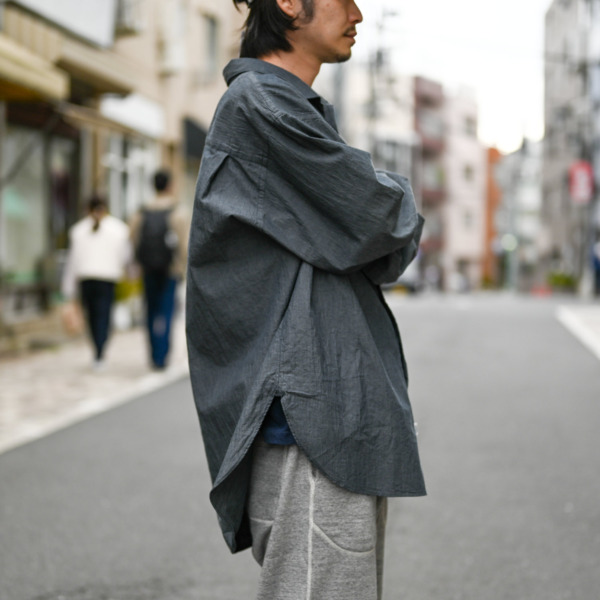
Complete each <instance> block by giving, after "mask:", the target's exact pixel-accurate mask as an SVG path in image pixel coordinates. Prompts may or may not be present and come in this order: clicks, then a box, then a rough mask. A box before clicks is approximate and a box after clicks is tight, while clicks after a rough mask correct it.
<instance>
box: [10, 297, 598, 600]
mask: <svg viewBox="0 0 600 600" xmlns="http://www.w3.org/2000/svg"><path fill="white" fill-rule="evenodd" d="M388 300H389V302H390V304H391V306H392V308H393V310H394V314H395V315H396V318H397V320H398V323H399V325H400V328H401V330H402V331H403V338H404V342H405V344H406V348H407V353H408V361H409V370H410V377H411V395H412V398H413V404H414V409H415V416H416V418H417V420H418V429H419V432H420V444H421V449H422V454H423V461H424V468H425V472H426V474H427V483H428V492H429V495H428V496H427V497H426V498H424V499H404V500H394V501H392V503H391V510H390V517H389V518H390V522H389V530H388V538H387V547H386V559H387V570H386V573H385V578H386V579H385V598H386V599H388V600H393V599H395V598H403V599H406V600H434V599H436V600H437V599H440V598H443V599H444V600H450V599H452V600H455V599H456V600H459V599H464V600H504V599H505V600H514V599H515V598H527V599H528V600H563V599H580V600H589V599H591V598H595V597H596V595H597V590H598V589H600V571H599V570H598V568H597V566H598V556H599V555H600V529H599V528H598V522H599V519H600V504H599V503H598V497H599V495H600V480H599V478H598V456H599V455H600V437H599V436H598V434H597V430H598V422H599V419H600V403H598V390H600V362H599V359H598V358H597V357H596V356H594V355H593V353H592V352H590V351H589V350H588V349H587V348H586V347H585V346H584V345H583V344H582V343H581V342H580V341H579V340H578V339H577V338H576V337H575V336H573V335H572V333H570V331H568V330H567V329H566V328H565V327H564V326H563V325H562V324H561V323H560V322H559V321H558V319H557V318H556V311H557V308H558V303H557V302H556V301H555V300H548V299H543V300H539V299H523V298H517V297H509V298H507V297H504V296H498V295H478V296H472V297H461V296H457V297H453V298H445V297H440V296H431V297H425V298H420V299H418V300H417V299H414V298H412V297H407V296H401V295H397V294H390V295H389V296H388ZM575 309H577V307H575ZM596 335H597V336H598V337H597V339H598V340H599V341H600V332H596ZM0 482H2V485H1V487H0V524H1V528H2V542H1V544H0V597H1V598H7V599H9V598H10V599H11V600H12V599H15V600H17V599H18V600H34V599H35V600H59V599H60V600H100V599H113V600H192V599H194V600H216V599H221V598H222V599H232V598H251V597H252V594H253V591H254V589H255V585H256V580H257V576H258V568H257V566H256V565H255V564H254V561H253V559H252V557H251V555H250V553H248V552H246V553H243V554H242V555H239V556H231V555H230V554H229V552H228V550H227V548H226V546H225V544H224V543H223V541H222V540H221V538H220V536H221V534H220V531H219V528H218V525H217V522H216V518H215V515H214V511H213V510H212V508H211V506H210V504H209V501H208V491H209V477H208V473H207V467H206V463H205V459H204V452H203V448H202V446H201V440H200V436H199V435H198V428H197V422H196V415H195V413H194V408H193V401H192V398H191V392H190V386H189V381H188V379H187V378H182V379H180V380H178V381H176V382H174V383H171V384H169V385H166V386H165V387H162V388H160V389H157V390H155V391H152V392H150V393H147V394H142V395H140V396H139V397H138V398H137V399H134V400H132V401H131V402H129V403H127V404H125V405H122V406H119V407H117V408H114V409H113V410H110V411H108V412H105V413H103V414H100V415H98V416H96V417H94V418H90V419H88V420H85V421H83V422H80V423H77V424H75V425H73V426H71V427H68V428H66V429H62V430H59V431H57V432H55V433H53V434H52V435H49V436H47V437H44V438H42V439H40V440H38V441H35V442H32V443H29V444H26V445H23V446H21V447H19V448H16V449H14V450H12V451H9V452H6V453H4V454H3V455H0Z"/></svg>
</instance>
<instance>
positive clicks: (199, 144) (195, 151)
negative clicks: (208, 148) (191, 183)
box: [183, 117, 207, 159]
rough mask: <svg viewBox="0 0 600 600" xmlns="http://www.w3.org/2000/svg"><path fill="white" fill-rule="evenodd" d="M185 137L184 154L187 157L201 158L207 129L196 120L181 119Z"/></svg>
mask: <svg viewBox="0 0 600 600" xmlns="http://www.w3.org/2000/svg"><path fill="white" fill-rule="evenodd" d="M183 132H184V136H185V137H184V139H185V155H186V156H187V157H188V158H197V159H200V158H202V152H204V144H205V143H206V134H207V131H206V129H204V128H203V127H202V125H200V124H199V123H197V122H196V121H194V120H192V119H189V118H187V117H186V118H185V119H184V120H183Z"/></svg>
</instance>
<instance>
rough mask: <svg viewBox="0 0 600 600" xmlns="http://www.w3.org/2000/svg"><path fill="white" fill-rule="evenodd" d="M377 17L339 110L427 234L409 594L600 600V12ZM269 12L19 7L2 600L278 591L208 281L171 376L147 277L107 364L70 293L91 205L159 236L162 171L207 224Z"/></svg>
mask: <svg viewBox="0 0 600 600" xmlns="http://www.w3.org/2000/svg"><path fill="white" fill-rule="evenodd" d="M359 6H360V8H361V9H362V10H363V13H364V17H365V18H364V22H363V23H362V24H360V25H359V27H358V37H357V44H356V46H355V51H354V54H355V55H354V57H353V59H352V60H351V61H349V62H347V63H343V64H339V65H326V66H325V67H324V68H323V69H322V71H321V73H320V75H319V77H318V78H317V80H316V82H315V89H316V90H317V91H318V92H319V93H320V94H322V95H323V96H324V97H325V98H327V99H328V100H329V101H331V102H332V103H333V104H334V105H335V108H336V114H337V121H338V124H339V129H340V133H341V134H342V136H343V137H344V139H345V140H347V141H348V143H349V144H352V145H354V146H356V147H359V148H362V149H364V150H366V151H368V152H370V153H371V155H372V158H373V163H374V166H375V167H377V168H382V169H389V170H393V171H397V172H399V173H401V174H403V175H406V176H407V177H409V179H410V180H411V183H412V185H413V188H414V191H415V199H416V202H417V204H418V207H419V211H420V212H421V213H422V214H423V215H424V216H425V218H426V225H425V229H424V232H423V237H422V240H421V245H420V249H419V253H418V256H417V258H416V260H415V261H414V263H413V264H412V265H410V267H409V268H408V269H407V271H406V272H405V273H404V274H403V275H402V277H401V278H400V279H399V280H398V281H397V282H395V284H393V285H391V286H389V287H388V288H387V289H386V292H385V293H386V296H387V299H388V302H389V303H390V305H391V307H392V309H393V311H394V314H395V315H396V318H397V320H398V323H399V326H400V330H401V332H402V334H403V341H404V345H405V350H406V354H407V359H408V363H409V371H410V381H411V383H410V387H411V398H412V402H413V404H414V410H415V416H416V418H417V421H418V428H419V431H420V447H421V452H422V458H423V463H424V471H425V476H426V482H427V485H428V491H429V496H428V497H426V498H424V499H414V500H413V499H405V500H395V501H393V503H392V504H391V510H390V516H389V519H390V526H389V530H388V543H387V570H386V572H385V577H386V581H385V598H386V600H395V599H397V598H398V599H400V598H401V599H402V600H504V599H506V600H517V599H518V600H521V599H523V600H567V599H574V600H592V599H595V598H597V597H598V595H599V592H598V590H600V569H599V564H598V563H599V557H600V503H599V502H598V498H599V497H600V477H599V476H598V473H599V469H600V464H599V461H598V456H600V436H598V433H597V432H598V430H599V429H600V403H599V401H598V400H599V398H600V193H599V190H600V186H599V183H600V0H569V1H567V0H527V2H526V3H524V2H523V1H522V0H502V1H500V0H485V2H482V1H481V0H455V1H454V2H451V3H450V2H447V0H419V2H415V1H414V0H369V1H368V3H367V2H366V1H364V0H363V2H362V3H361V2H359ZM243 20H244V13H243V12H238V11H236V9H235V8H234V6H233V3H232V2H231V1H230V0H218V1H216V0H86V2H81V0H52V2H47V1H46V0H0V600H192V599H194V600H199V599H200V600H204V599H205V600H218V599H233V598H236V599H237V598H251V597H252V595H253V593H254V589H255V584H256V580H257V576H258V568H257V567H256V565H255V564H254V562H253V560H252V558H251V555H250V554H249V553H248V552H246V553H243V554H242V555H241V556H234V557H232V556H230V555H229V554H228V551H227V549H226V546H225V544H224V542H223V541H222V539H221V537H220V532H219V528H218V526H217V523H216V518H215V515H214V511H213V510H212V508H211V507H210V505H209V501H208V492H209V476H208V473H207V467H206V463H205V458H204V450H203V447H202V441H201V437H200V434H199V429H198V425H197V418H196V415H195V412H194V406H193V401H192V397H191V391H190V385H189V380H188V378H187V372H188V370H187V359H186V348H185V336H184V331H183V315H182V306H183V302H184V299H185V290H183V289H182V287H183V286H181V287H180V288H179V289H178V291H177V302H176V306H177V308H176V316H175V320H174V326H173V327H174V331H173V338H172V348H171V352H170V354H169V361H168V366H167V368H163V367H164V365H161V364H157V363H156V361H154V364H151V361H150V359H149V353H148V342H147V333H146V331H145V325H146V323H145V311H144V300H143V291H142V290H143V286H142V282H141V277H140V270H139V268H136V267H135V265H133V261H130V262H129V264H128V265H127V269H126V272H125V274H124V276H123V277H122V278H121V279H120V280H118V281H117V282H116V295H115V304H114V312H113V315H112V334H111V337H110V340H109V342H108V349H107V353H106V357H105V360H104V361H98V360H96V361H94V360H93V359H94V356H93V352H92V346H91V343H90V340H89V339H88V335H87V332H86V331H85V330H84V328H83V327H82V323H81V322H80V323H79V325H78V326H76V321H77V319H76V318H75V317H76V313H77V311H76V310H75V312H73V309H76V308H77V306H78V304H77V302H70V301H69V300H70V298H69V297H68V296H67V295H66V294H64V293H63V291H64V290H62V287H63V286H61V284H62V282H63V281H64V279H65V264H66V262H67V256H68V252H69V232H70V231H71V228H72V227H73V225H74V224H75V223H77V222H78V221H79V219H81V218H82V217H83V216H84V215H85V214H86V211H87V206H88V202H89V200H90V199H91V198H92V197H93V196H98V197H101V198H104V199H106V201H107V204H108V209H109V212H110V214H111V215H113V216H114V217H116V218H118V219H120V220H122V221H123V222H125V223H128V224H130V225H131V223H132V219H134V218H135V217H136V215H137V216H139V215H140V214H141V213H140V209H142V208H143V207H145V206H147V205H148V204H149V203H150V202H151V201H152V200H153V198H154V195H155V192H156V190H154V189H153V185H152V183H153V181H152V180H153V174H154V173H155V172H156V170H157V169H161V168H164V169H166V170H167V172H169V173H170V174H171V175H172V181H171V183H172V188H171V187H170V186H169V188H168V190H167V192H168V194H169V197H170V196H171V195H172V199H173V200H174V201H175V203H176V204H178V208H181V209H182V215H185V214H187V216H188V217H189V215H190V214H191V211H192V208H193V202H194V187H195V181H196V177H197V174H198V169H199V166H200V161H201V157H202V152H203V148H204V143H205V138H206V134H207V131H208V127H209V124H210V121H211V118H212V115H213V112H214V109H215V107H216V104H217V102H218V100H219V98H220V96H221V94H222V93H223V92H224V90H225V83H224V81H223V79H222V76H221V71H222V69H223V67H224V66H225V65H226V64H227V62H228V61H229V60H230V59H231V58H233V57H235V56H237V53H238V48H239V32H240V27H241V26H242V24H243ZM182 218H183V217H182ZM182 222H183V221H182ZM174 293H175V292H174ZM240 293H244V290H240ZM357 600H360V599H357Z"/></svg>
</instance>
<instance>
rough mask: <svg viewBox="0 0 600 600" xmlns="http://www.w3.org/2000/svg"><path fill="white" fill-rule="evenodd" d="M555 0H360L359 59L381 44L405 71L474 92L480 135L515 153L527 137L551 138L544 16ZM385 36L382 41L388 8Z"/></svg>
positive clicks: (395, 62)
mask: <svg viewBox="0 0 600 600" xmlns="http://www.w3.org/2000/svg"><path fill="white" fill-rule="evenodd" d="M551 2H552V0H362V2H361V1H360V0H358V1H357V4H358V5H359V7H360V9H361V11H362V12H363V15H364V21H363V23H362V24H361V25H360V26H359V29H358V31H359V35H358V37H357V44H356V46H355V50H354V53H355V55H356V56H357V57H359V56H362V57H363V58H364V57H365V56H367V55H368V53H369V52H370V51H372V49H373V48H374V47H375V45H376V43H377V40H382V42H383V44H385V45H386V46H387V47H389V48H390V49H391V50H392V56H393V59H392V60H393V67H394V70H396V71H397V72H399V73H404V74H409V75H424V76H426V77H430V78H432V79H435V80H437V81H440V82H441V83H443V84H444V86H445V88H446V89H447V90H448V91H449V92H452V91H456V90H457V89H458V88H460V87H467V88H471V89H472V90H473V91H474V93H475V96H476V98H477V100H478V105H479V137H480V138H481V140H482V141H483V142H484V143H485V144H487V145H489V146H496V147H498V148H499V149H500V150H502V151H503V152H512V151H513V150H516V149H517V148H518V147H519V146H520V145H521V141H522V139H523V137H524V136H527V137H530V138H532V139H540V138H541V137H542V136H543V119H544V116H543V93H544V92H543V87H544V80H543V78H544V65H543V52H544V50H543V45H544V15H545V13H546V11H547V9H548V7H549V6H550V4H551ZM384 8H385V9H386V10H392V11H394V12H395V13H396V16H389V15H388V16H387V17H386V18H385V19H384V20H383V22H384V28H383V32H382V33H381V34H380V35H376V32H377V22H378V21H380V20H381V18H380V17H381V14H382V10H383V9H384Z"/></svg>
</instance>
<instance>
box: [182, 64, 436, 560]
mask: <svg viewBox="0 0 600 600" xmlns="http://www.w3.org/2000/svg"><path fill="white" fill-rule="evenodd" d="M224 75H225V79H226V81H227V84H228V86H229V87H228V90H227V92H226V93H225V94H224V96H223V98H222V99H221V102H220V103H219V105H218V108H217V110H216V113H215V116H214V118H213V122H212V124H211V127H210V131H209V133H208V136H207V140H206V146H205V149H204V155H203V158H202V164H201V167H200V174H199V177H198V182H197V187H196V196H195V203H194V213H193V219H192V227H191V234H190V245H189V266H188V284H187V307H186V319H187V324H186V329H187V338H188V353H189V363H190V372H191V380H192V387H193V392H194V399H195V404H196V408H197V411H198V415H199V419H200V425H201V429H202V435H203V440H204V445H205V450H206V455H207V459H208V464H209V468H210V472H211V477H212V482H213V488H212V491H211V494H210V498H211V502H212V504H213V506H214V508H215V509H216V511H217V514H218V517H219V523H220V525H221V528H222V531H223V535H224V537H225V541H226V542H227V544H228V545H229V547H230V549H231V551H232V552H235V551H238V550H242V549H244V548H246V547H248V546H249V545H250V544H251V538H250V533H249V527H248V522H247V516H246V514H245V502H246V496H247V491H248V483H249V479H250V465H251V452H249V451H250V448H251V445H252V442H253V440H254V438H255V437H256V435H257V433H258V431H259V429H260V426H261V424H262V421H263V419H264V417H265V415H266V413H267V411H268V410H269V407H270V405H271V403H272V401H273V398H274V397H280V398H281V404H282V406H283V410H284V412H285V416H286V418H287V421H288V423H289V426H290V429H291V431H292V433H293V436H294V438H295V440H296V442H297V444H298V445H299V446H300V447H301V448H302V450H303V451H304V452H305V453H306V454H307V456H308V457H309V459H310V461H311V462H312V463H313V464H314V465H315V466H316V467H317V468H318V469H320V470H321V471H322V472H323V473H324V474H325V475H326V476H327V477H328V478H329V479H330V480H331V481H333V482H334V483H336V484H338V485H340V486H342V487H344V488H346V489H347V490H350V491H352V492H356V493H360V494H369V495H377V496H420V495H423V494H424V493H425V486H424V482H423V476H422V472H421V467H420V462H419V456H418V450H417V442H416V434H415V429H414V422H413V415H412V410H411V406H410V402H409V399H408V394H407V371H406V364H405V361H404V356H403V352H402V345H401V342H400V336H399V333H398V329H397V326H396V323H395V321H394V318H393V316H392V314H391V312H390V310H389V308H388V307H387V305H386V303H385V300H384V298H383V295H382V293H381V291H380V288H379V285H380V284H381V283H384V282H390V281H394V280H396V279H397V277H398V276H399V275H400V274H401V273H402V271H403V270H404V269H405V268H406V266H407V265H408V264H409V263H410V261H411V260H412V259H413V258H414V256H415V254H416V251H417V248H418V244H419V239H420V236H421V231H422V226H423V219H422V217H421V216H420V215H419V214H418V213H417V211H416V209H415V203H414V198H413V194H412V191H411V188H410V185H409V183H408V181H407V180H406V179H405V178H404V177H401V176H399V175H397V174H394V173H389V172H384V171H378V170H375V169H374V167H373V164H372V161H371V158H370V155H369V154H368V153H367V152H364V151H361V150H358V149H355V148H352V147H350V146H348V145H347V144H346V143H345V142H344V140H343V139H342V138H341V137H340V135H339V134H338V132H337V128H336V124H335V119H334V116H333V108H332V106H331V105H330V104H328V103H327V102H325V101H324V100H323V99H321V98H320V97H319V96H318V94H316V93H315V92H314V91H313V90H312V88H310V87H309V86H308V85H306V84H305V83H304V82H302V81H301V80H300V79H299V78H297V77H296V76H294V75H293V74H292V73H290V72H288V71H286V70H283V69H281V68H279V67H276V66H274V65H271V64H269V63H266V62H264V61H261V60H258V59H248V58H243V59H236V60H233V61H231V62H230V63H229V65H228V66H227V67H226V68H225V71H224Z"/></svg>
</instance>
